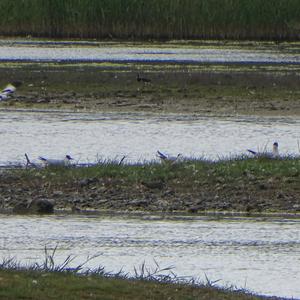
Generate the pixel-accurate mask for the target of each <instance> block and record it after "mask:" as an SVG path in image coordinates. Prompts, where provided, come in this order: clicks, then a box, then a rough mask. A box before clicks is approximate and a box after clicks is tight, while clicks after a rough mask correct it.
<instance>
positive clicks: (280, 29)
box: [0, 0, 300, 40]
mask: <svg viewBox="0 0 300 300" xmlns="http://www.w3.org/2000/svg"><path fill="white" fill-rule="evenodd" d="M299 15H300V8H299V1H298V0H269V1H265V0H252V1H245V0H243V1H242V0H233V1H232V0H224V1H222V5H220V3H219V1H211V0H204V1H199V0H177V1H175V0H164V1H161V0H152V1H148V0H140V1H136V0H126V1H124V0H114V1H112V0H102V1H99V0H77V1H73V0H26V1H11V0H2V1H1V2H0V16H1V18H0V25H1V26H0V28H1V30H0V34H3V35H33V36H37V37H40V36H42V37H45V36H48V37H49V36H50V37H55V38H59V37H67V38H72V37H76V38H110V39H111V38H119V39H174V38H175V39H194V38H208V39H211V38H215V39H219V38H220V39H226V38H231V39H232V38H233V39H252V38H254V39H276V40H282V39H299V30H300V23H299Z"/></svg>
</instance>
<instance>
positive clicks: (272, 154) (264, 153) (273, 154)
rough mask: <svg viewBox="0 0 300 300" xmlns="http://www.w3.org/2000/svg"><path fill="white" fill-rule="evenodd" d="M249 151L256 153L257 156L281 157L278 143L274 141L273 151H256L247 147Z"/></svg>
mask: <svg viewBox="0 0 300 300" xmlns="http://www.w3.org/2000/svg"><path fill="white" fill-rule="evenodd" d="M247 151H248V152H250V153H251V154H253V155H255V156H259V157H272V158H275V157H279V149H278V143H277V142H274V143H273V149H272V152H271V153H270V152H258V151H254V150H251V149H247Z"/></svg>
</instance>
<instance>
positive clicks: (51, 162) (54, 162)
mask: <svg viewBox="0 0 300 300" xmlns="http://www.w3.org/2000/svg"><path fill="white" fill-rule="evenodd" d="M39 160H41V161H42V163H43V164H44V165H45V166H69V165H70V164H71V160H73V158H72V157H71V156H70V155H66V156H65V158H64V159H49V158H45V157H43V156H39Z"/></svg>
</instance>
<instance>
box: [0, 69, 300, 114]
mask: <svg viewBox="0 0 300 300" xmlns="http://www.w3.org/2000/svg"><path fill="white" fill-rule="evenodd" d="M0 69H1V72H0V83H1V84H2V85H3V86H4V85H5V84H6V83H7V82H9V81H14V80H21V81H23V85H22V86H21V87H20V88H19V89H18V90H17V93H16V95H15V97H14V98H12V99H11V100H9V101H6V102H2V103H0V109H20V108H22V109H29V110H34V109H38V110H43V109H64V110H71V111H115V112H151V113H162V112H163V113H185V114H189V113H190V114H199V115H237V114H247V115H257V114H258V115H279V116H280V115H299V114H300V88H299V86H300V66H297V65H294V66H293V65H290V66H267V65H260V66H251V65H245V66H241V65H178V64H151V63H149V64H126V63H124V64H108V63H94V64H93V63H89V64H65V63H61V64H59V63H49V64H45V63H2V64H0ZM138 77H140V78H142V79H145V80H138Z"/></svg>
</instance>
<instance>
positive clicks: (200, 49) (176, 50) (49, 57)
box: [0, 40, 300, 64]
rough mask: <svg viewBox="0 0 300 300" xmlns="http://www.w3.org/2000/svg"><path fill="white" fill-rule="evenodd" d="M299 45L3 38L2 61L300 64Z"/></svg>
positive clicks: (0, 54) (0, 55)
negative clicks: (139, 42)
mask: <svg viewBox="0 0 300 300" xmlns="http://www.w3.org/2000/svg"><path fill="white" fill-rule="evenodd" d="M297 50H299V45H297V44H296V45H293V47H291V45H288V46H287V45H284V44H283V45H276V44H265V45H263V47H262V45H259V44H258V45H246V46H245V45H244V46H242V45H241V46H240V48H238V47H237V46H236V45H234V44H231V45H230V44H229V45H226V44H224V45H223V47H220V45H219V46H217V47H216V46H214V47H212V46H211V45H207V44H205V43H203V44H199V45H198V46H197V45H196V46H195V45H193V44H190V45H188V44H187V45H184V46H183V45H182V44H180V43H179V44H177V45H176V44H169V46H168V45H161V44H152V45H151V44H146V45H137V44H131V45H130V44H123V45H122V44H113V43H111V44H105V43H92V42H90V43H80V42H79V43H78V42H77V43H76V42H74V43H72V42H69V43H67V42H52V43H51V42H46V41H45V42H43V41H36V42H35V41H34V40H32V41H22V40H19V41H18V40H16V41H10V40H8V41H6V40H2V41H1V40H0V61H37V62H41V61H44V62H45V61H47V62H50V61H54V62H57V61H65V62H68V61H69V62H71V61H75V62H80V61H86V62H142V63H143V62H156V63H158V62H160V63H161V62H163V63H166V62H169V63H170V62H172V63H231V64H232V63H235V64H300V54H299V51H297Z"/></svg>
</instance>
